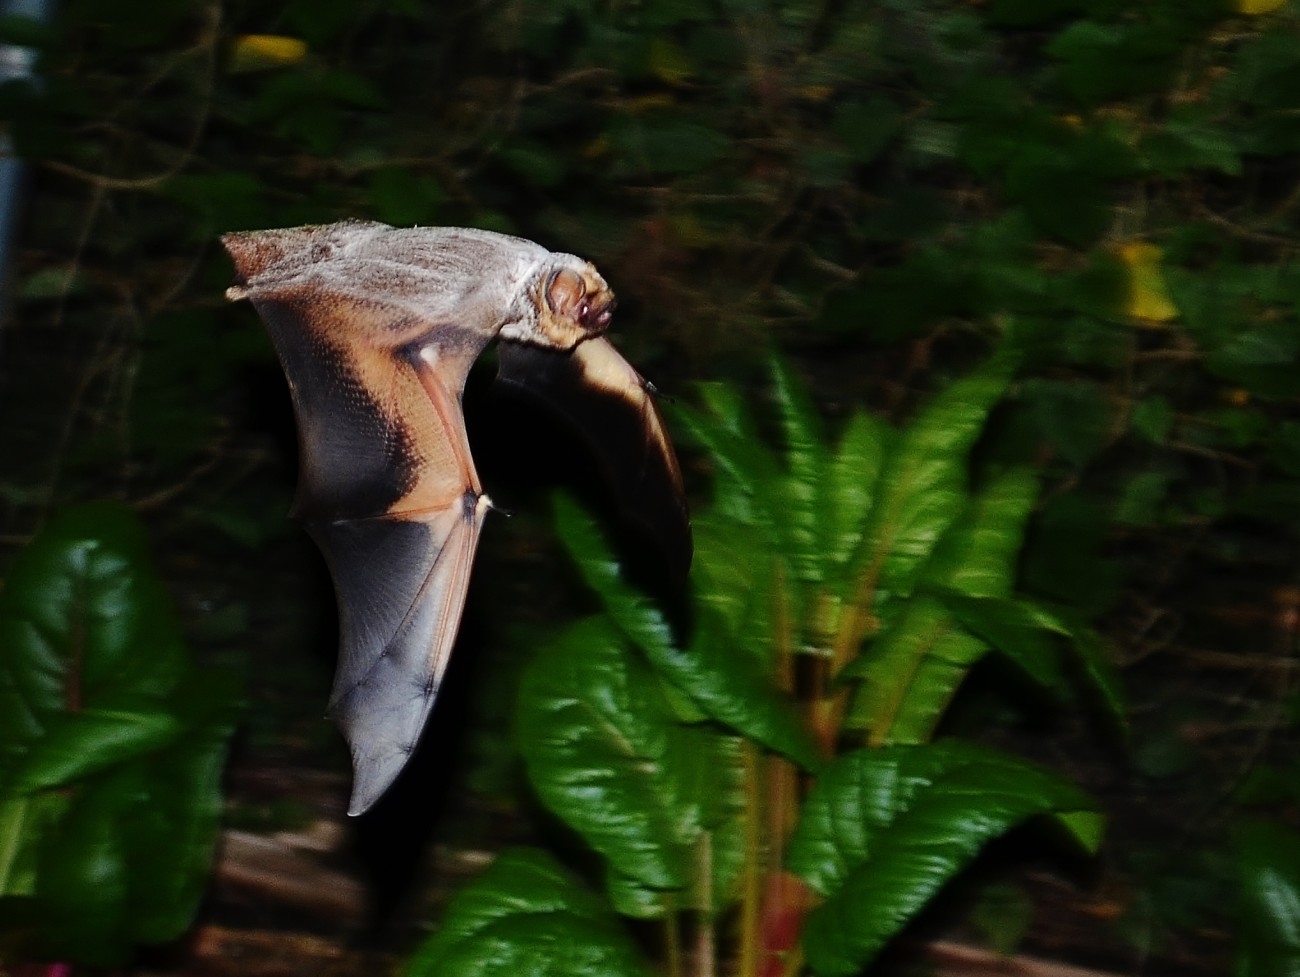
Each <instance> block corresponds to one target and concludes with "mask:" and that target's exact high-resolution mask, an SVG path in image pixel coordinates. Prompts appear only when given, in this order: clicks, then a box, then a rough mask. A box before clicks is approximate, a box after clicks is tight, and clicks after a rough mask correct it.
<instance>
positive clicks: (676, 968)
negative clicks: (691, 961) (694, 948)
mask: <svg viewBox="0 0 1300 977" xmlns="http://www.w3.org/2000/svg"><path fill="white" fill-rule="evenodd" d="M668 901H669V902H671V900H668ZM664 949H665V952H666V953H667V955H668V977H682V934H681V928H680V923H679V920H678V918H677V908H676V906H673V905H669V906H668V907H667V912H666V913H665V914H664Z"/></svg>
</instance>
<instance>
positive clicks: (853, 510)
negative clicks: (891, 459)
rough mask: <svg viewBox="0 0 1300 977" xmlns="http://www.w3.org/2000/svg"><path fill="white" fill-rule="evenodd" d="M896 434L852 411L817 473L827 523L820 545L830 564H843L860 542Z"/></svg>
mask: <svg viewBox="0 0 1300 977" xmlns="http://www.w3.org/2000/svg"><path fill="white" fill-rule="evenodd" d="M896 436H897V432H896V431H895V430H894V429H893V428H892V427H890V426H889V425H888V424H886V423H885V422H884V421H882V420H880V419H879V418H877V417H873V416H872V415H870V414H868V413H867V412H866V411H862V410H859V411H855V412H854V414H853V416H852V417H850V418H849V423H848V424H847V425H846V426H845V428H844V433H843V434H841V435H840V441H839V444H838V445H837V446H836V447H835V452H834V455H833V456H832V457H831V459H830V463H829V464H828V465H827V466H826V469H825V470H824V471H823V472H822V473H821V474H820V476H819V477H820V479H821V482H822V498H823V500H824V505H825V512H824V514H823V519H824V520H825V525H826V529H825V533H824V539H823V544H822V545H823V547H824V550H825V554H826V555H825V561H826V563H827V564H828V565H829V566H830V567H832V568H834V567H839V566H842V565H843V564H845V563H846V562H847V561H848V560H849V558H850V557H851V556H852V555H853V554H854V552H856V551H857V549H858V547H859V546H860V545H861V543H862V533H863V527H864V525H865V523H866V520H867V516H868V514H869V513H870V512H871V505H872V501H873V499H874V498H875V494H876V491H877V487H878V484H879V480H880V471H881V468H882V466H883V465H884V461H885V458H886V457H888V453H889V451H890V448H891V446H892V445H893V443H894V441H895V439H896Z"/></svg>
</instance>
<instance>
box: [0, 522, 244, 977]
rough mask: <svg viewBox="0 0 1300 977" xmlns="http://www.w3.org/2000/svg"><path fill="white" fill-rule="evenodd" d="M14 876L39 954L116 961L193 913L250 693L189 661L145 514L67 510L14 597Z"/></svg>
mask: <svg viewBox="0 0 1300 977" xmlns="http://www.w3.org/2000/svg"><path fill="white" fill-rule="evenodd" d="M0 648H3V649H4V655H3V656H0V783H3V784H4V792H6V793H8V794H14V795H18V796H16V797H14V798H13V799H12V800H10V801H9V802H8V803H0V807H2V808H3V811H4V817H3V824H2V825H0V832H2V833H0V850H2V851H4V853H5V854H4V856H3V857H0V883H2V884H0V889H2V890H3V891H4V892H5V893H6V894H8V895H10V896H14V897H17V900H18V901H17V903H16V904H15V905H16V906H17V907H18V908H17V909H16V911H19V912H23V913H28V914H29V915H30V916H31V918H32V920H33V921H34V922H33V923H32V929H33V939H34V941H35V945H36V946H37V947H38V952H39V953H40V954H41V955H42V956H45V957H48V958H49V959H71V960H75V961H77V962H79V963H83V964H86V965H89V966H96V967H116V966H120V965H122V964H123V963H125V962H126V961H127V960H129V959H130V957H131V954H132V953H133V951H134V948H135V946H136V945H137V944H140V943H163V942H168V941H171V940H174V939H176V938H177V937H178V936H179V935H180V934H181V933H182V932H184V930H185V928H186V927H187V926H188V925H189V924H190V921H191V920H192V919H193V916H194V912H195V910H196V908H197V906H198V901H199V899H200V897H201V895H202V892H203V889H204V886H205V883H206V879H207V871H208V866H209V865H210V863H211V857H212V849H213V845H214V842H215V838H216V829H217V819H218V815H219V813H220V802H221V795H220V790H219V786H220V785H219V780H220V774H221V769H222V766H223V761H224V758H225V750H226V743H227V741H228V740H229V738H230V735H231V733H232V732H233V729H234V723H235V717H236V714H237V712H238V710H239V705H240V696H239V692H238V689H237V688H236V685H235V683H234V682H233V680H232V679H231V678H230V677H228V676H225V675H224V674H218V673H214V672H211V671H208V670H200V669H196V668H194V667H193V666H192V665H191V664H190V663H189V661H188V656H187V654H186V652H185V649H184V647H183V646H182V645H181V643H180V638H179V635H178V633H177V630H176V624H175V621H174V619H173V616H172V613H171V609H170V607H169V605H168V603H167V600H166V597H165V595H164V593H163V591H162V586H161V584H160V582H159V581H158V579H157V577H156V576H155V575H154V573H153V571H152V568H151V567H150V564H149V561H148V558H147V553H146V550H145V546H144V536H143V533H142V531H141V529H140V526H139V524H138V523H137V522H136V521H135V520H134V518H133V517H131V516H130V514H129V513H128V512H127V511H126V510H124V509H121V508H119V507H116V506H110V505H91V506H83V507H80V508H78V509H74V510H70V511H68V512H67V513H65V514H63V515H61V516H59V517H57V518H56V519H54V520H52V521H51V522H50V524H49V525H48V526H47V527H46V529H45V530H44V531H42V533H41V534H40V535H39V536H38V537H37V538H36V540H35V541H33V543H32V544H31V546H29V547H28V548H27V550H26V551H25V552H24V553H23V554H22V555H21V556H20V557H19V559H18V560H17V561H16V563H15V565H14V567H13V570H12V572H11V574H10V577H9V580H8V583H7V586H6V588H5V590H4V592H3V593H2V594H0Z"/></svg>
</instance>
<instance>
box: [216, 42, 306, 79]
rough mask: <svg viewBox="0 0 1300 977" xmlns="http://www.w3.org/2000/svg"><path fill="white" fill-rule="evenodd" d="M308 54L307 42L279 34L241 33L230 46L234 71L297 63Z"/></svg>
mask: <svg viewBox="0 0 1300 977" xmlns="http://www.w3.org/2000/svg"><path fill="white" fill-rule="evenodd" d="M306 56H307V43H306V42H305V41H300V40H299V39H298V38H296V37H283V36H281V35H279V34H241V35H240V36H239V37H237V38H235V41H234V44H232V45H231V48H230V64H229V68H230V70H231V71H233V72H244V71H261V70H264V69H266V68H283V67H285V66H286V65H291V64H296V63H297V62H299V61H301V60H302V59H303V58H305V57H306Z"/></svg>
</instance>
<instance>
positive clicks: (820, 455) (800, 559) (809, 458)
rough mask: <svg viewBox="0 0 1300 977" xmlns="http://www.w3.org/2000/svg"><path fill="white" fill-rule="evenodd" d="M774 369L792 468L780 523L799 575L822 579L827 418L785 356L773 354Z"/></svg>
mask: <svg viewBox="0 0 1300 977" xmlns="http://www.w3.org/2000/svg"><path fill="white" fill-rule="evenodd" d="M771 369H772V381H773V382H772V393H773V397H774V398H775V400H776V404H777V408H778V417H779V419H780V421H781V429H782V433H783V434H784V438H785V460H786V467H787V473H786V476H785V477H784V478H782V479H781V480H780V481H779V482H778V483H777V484H778V485H779V486H780V489H781V491H780V498H781V501H782V503H783V504H782V506H781V512H782V514H781V516H780V517H779V518H777V519H776V520H775V521H776V525H778V526H781V527H783V528H784V530H785V532H784V536H785V538H786V543H785V546H784V549H785V551H786V553H787V554H788V557H789V560H790V563H791V565H792V568H793V569H794V572H795V576H796V578H797V579H798V580H800V581H802V582H805V583H821V582H822V581H823V579H824V573H823V572H822V562H823V560H824V556H825V554H824V550H823V548H822V537H823V535H824V534H823V533H822V532H821V531H820V526H819V522H820V518H821V515H822V513H824V512H825V511H826V509H825V506H824V504H823V500H822V483H823V480H824V479H825V474H826V465H827V457H826V448H825V436H824V434H823V433H822V430H821V418H819V417H818V416H817V411H816V409H815V408H814V407H813V405H812V401H811V400H810V399H809V397H808V391H807V389H806V388H805V387H804V386H803V384H801V383H800V382H799V381H798V379H797V378H796V377H795V375H794V374H793V373H792V372H791V370H790V367H789V365H788V364H787V363H786V362H785V360H784V359H782V358H781V357H773V358H772V360H771ZM773 515H774V516H775V513H774V514H773Z"/></svg>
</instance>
